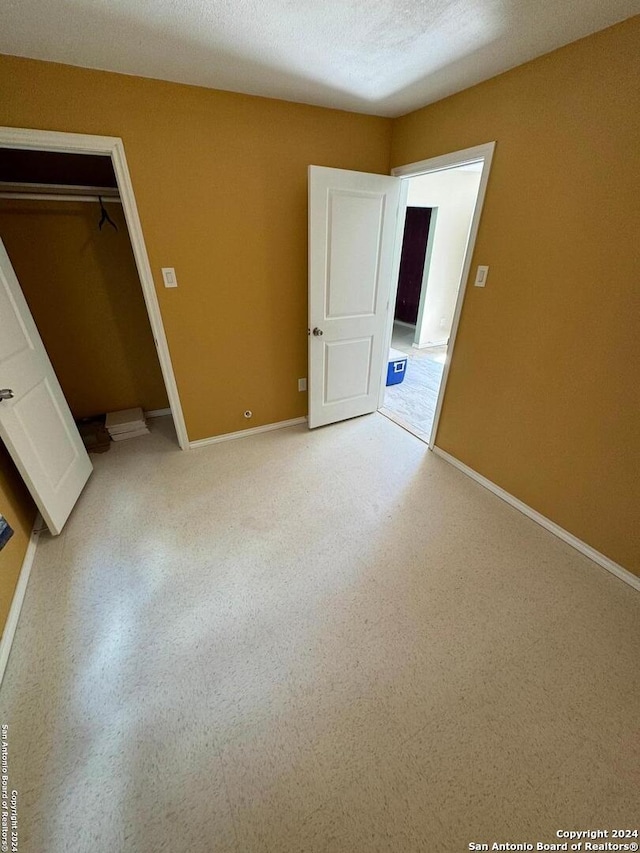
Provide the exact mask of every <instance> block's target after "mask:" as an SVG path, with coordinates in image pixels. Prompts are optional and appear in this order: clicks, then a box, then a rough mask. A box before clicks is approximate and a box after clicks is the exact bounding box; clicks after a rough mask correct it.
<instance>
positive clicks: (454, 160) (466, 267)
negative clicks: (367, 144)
mask: <svg viewBox="0 0 640 853" xmlns="http://www.w3.org/2000/svg"><path fill="white" fill-rule="evenodd" d="M495 147H496V143H495V142H486V143H485V144H484V145H476V146H474V147H473V148H464V149H462V150H461V151H452V152H451V153H450V154H442V155H441V156H439V157H431V158H430V159H429V160H419V161H418V162H416V163H408V164H407V165H406V166H398V167H397V168H395V169H392V170H391V174H392V175H395V176H396V177H398V178H415V177H416V176H417V175H426V174H428V173H429V172H441V171H442V170H443V169H451V168H453V167H455V166H464V165H465V163H473V162H476V161H478V160H482V161H483V164H482V175H481V177H480V186H479V187H478V196H477V199H476V206H475V210H474V212H473V218H472V220H471V228H470V229H469V240H468V241H467V248H466V250H465V256H464V264H463V265H462V273H461V276H460V285H459V287H458V297H457V299H456V307H455V311H454V314H453V323H452V325H451V334H450V336H449V344H448V347H447V360H446V362H445V365H444V370H443V372H442V381H441V383H440V391H439V392H438V402H437V403H436V411H435V415H434V418H433V426H432V427H431V436H430V438H429V448H430V449H431V450H433V447H434V445H435V440H436V434H437V432H438V423H439V421H440V413H441V412H442V401H443V400H444V395H445V390H446V386H447V380H448V378H449V367H450V365H451V360H452V358H453V350H454V346H455V342H456V335H457V333H458V324H459V322H460V314H461V312H462V304H463V302H464V295H465V292H466V289H467V280H468V278H469V272H470V269H471V259H472V258H473V250H474V248H475V244H476V236H477V234H478V226H479V225H480V217H481V216H482V206H483V205H484V197H485V194H486V190H487V183H488V181H489V172H490V171H491V161H492V159H493V151H494V149H495ZM402 187H403V190H402V191H401V193H400V210H399V213H398V227H397V230H396V247H395V263H394V266H393V281H392V283H391V293H390V295H389V306H388V316H387V346H391V335H392V333H393V315H394V313H395V305H396V294H397V291H398V273H399V271H400V256H401V254H402V237H403V234H404V220H405V217H406V211H407V192H408V189H409V186H408V181H407V180H403V181H402ZM386 379H387V373H386V370H384V371H383V375H382V377H381V381H380V397H379V404H378V407H379V408H380V407H382V406H383V405H384V395H385V391H386Z"/></svg>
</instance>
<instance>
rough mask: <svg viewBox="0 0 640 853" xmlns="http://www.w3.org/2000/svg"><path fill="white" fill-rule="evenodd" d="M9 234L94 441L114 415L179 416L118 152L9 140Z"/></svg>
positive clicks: (5, 207) (83, 428) (26, 287)
mask: <svg viewBox="0 0 640 853" xmlns="http://www.w3.org/2000/svg"><path fill="white" fill-rule="evenodd" d="M0 239H1V240H2V243H3V245H4V248H5V251H6V253H7V255H8V257H9V261H10V263H11V265H12V267H13V270H14V272H15V275H16V277H17V279H18V283H19V285H20V289H21V290H22V293H23V295H24V297H25V299H26V302H27V305H28V309H29V311H30V313H31V315H32V317H33V320H34V321H35V324H36V326H37V329H38V332H39V334H40V337H41V338H42V342H43V344H44V347H45V350H46V352H47V355H48V357H49V360H50V361H51V364H52V366H53V369H54V372H55V374H56V376H57V379H58V381H59V383H60V385H61V387H62V391H63V394H64V397H65V399H66V401H67V403H68V405H69V408H70V409H71V413H72V415H73V417H74V419H75V421H76V423H78V424H79V428H80V432H81V434H83V437H85V438H87V440H88V441H89V443H87V441H85V444H86V445H87V449H89V450H91V449H92V447H91V446H90V445H91V442H92V440H93V439H92V437H91V431H90V430H88V429H87V425H88V424H89V423H90V422H94V423H95V422H98V421H99V419H101V418H102V419H104V417H105V415H107V414H108V413H113V412H120V411H123V410H130V409H137V408H140V409H142V412H143V417H144V418H146V419H148V418H155V417H161V416H168V417H169V419H170V418H171V409H170V405H169V395H168V391H167V387H166V385H165V379H164V377H163V372H162V369H161V364H160V360H159V357H158V352H157V349H156V341H155V338H154V333H153V331H152V327H151V322H150V317H149V314H148V311H147V306H146V304H145V298H144V296H143V290H142V287H141V279H140V276H139V273H138V268H137V265H136V258H135V256H134V250H133V247H132V239H131V236H130V233H129V228H128V224H127V220H126V217H125V213H124V211H123V205H122V200H121V196H120V189H119V187H118V180H117V177H116V173H115V170H114V165H113V162H112V158H111V156H110V155H108V154H85V153H69V152H60V151H46V150H34V149H24V148H10V147H0ZM169 433H171V434H172V435H173V438H172V440H173V441H175V442H176V443H178V440H177V438H176V435H175V432H174V431H172V430H169ZM143 434H144V431H143V430H142V429H139V430H138V436H139V438H140V439H141V438H142V435H143ZM107 438H108V436H107ZM103 443H104V442H103ZM105 446H106V448H108V447H109V446H110V444H109V442H108V441H107V442H106V445H105Z"/></svg>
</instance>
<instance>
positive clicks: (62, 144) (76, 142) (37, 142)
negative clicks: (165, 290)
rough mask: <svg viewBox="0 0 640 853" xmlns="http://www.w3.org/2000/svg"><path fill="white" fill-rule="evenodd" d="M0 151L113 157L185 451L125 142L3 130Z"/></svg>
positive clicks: (182, 424)
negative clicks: (17, 150) (6, 149)
mask: <svg viewBox="0 0 640 853" xmlns="http://www.w3.org/2000/svg"><path fill="white" fill-rule="evenodd" d="M0 148H21V149H24V150H31V151H55V152H58V153H64V154H94V155H96V154H98V155H107V156H109V157H110V158H111V163H112V165H113V170H114V172H115V176H116V182H117V185H118V190H119V193H120V198H121V200H122V209H123V212H124V217H125V220H126V223H127V230H128V231H129V238H130V240H131V247H132V249H133V255H134V258H135V262H136V268H137V270H138V276H139V278H140V285H141V287H142V295H143V297H144V302H145V305H146V308H147V314H148V315H149V323H150V325H151V331H152V334H153V339H154V342H155V346H156V351H157V353H158V360H159V362H160V369H161V371H162V377H163V379H164V384H165V387H166V389H167V396H168V398H169V406H170V409H171V416H172V418H173V422H174V425H175V430H176V436H177V438H178V444H179V445H180V448H181V449H182V450H187V449H188V448H189V439H188V436H187V428H186V425H185V421H184V416H183V413H182V406H181V404H180V397H179V395H178V386H177V384H176V378H175V374H174V372H173V365H172V363H171V356H170V354H169V346H168V344H167V337H166V334H165V330H164V325H163V323H162V316H161V314H160V306H159V304H158V297H157V294H156V290H155V286H154V283H153V275H152V273H151V265H150V263H149V256H148V255H147V248H146V245H145V242H144V236H143V233H142V225H141V223H140V217H139V215H138V207H137V205H136V199H135V195H134V193H133V185H132V183H131V176H130V174H129V168H128V166H127V160H126V157H125V153H124V144H123V142H122V139H119V138H118V137H115V136H88V135H84V134H80V133H59V132H56V131H45V130H30V129H26V128H15V127H0Z"/></svg>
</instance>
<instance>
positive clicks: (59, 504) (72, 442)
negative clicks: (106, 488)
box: [0, 240, 93, 535]
mask: <svg viewBox="0 0 640 853" xmlns="http://www.w3.org/2000/svg"><path fill="white" fill-rule="evenodd" d="M3 397H4V399H0V438H1V439H2V441H3V442H4V443H5V445H6V447H7V450H8V451H9V453H10V454H11V457H12V459H13V461H14V462H15V464H16V467H17V468H18V470H19V471H20V473H21V474H22V478H23V479H24V481H25V483H26V485H27V488H28V489H29V491H30V492H31V495H32V496H33V499H34V500H35V502H36V504H37V506H38V509H39V510H40V512H41V513H42V517H43V518H44V520H45V522H46V524H47V527H48V528H49V530H50V531H51V533H53V534H54V535H57V534H58V533H60V531H61V530H62V528H63V526H64V523H65V521H66V520H67V518H68V517H69V513H70V512H71V510H72V509H73V506H74V504H75V502H76V501H77V500H78V496H79V495H80V492H81V491H82V488H83V486H84V484H85V483H86V482H87V479H88V478H89V474H91V471H92V469H93V466H92V465H91V462H90V461H89V456H88V454H87V451H86V450H85V447H84V444H83V443H82V439H81V438H80V433H79V432H78V429H77V427H76V425H75V423H74V420H73V417H72V415H71V412H70V410H69V406H68V405H67V401H66V400H65V398H64V394H63V393H62V389H61V388H60V384H59V383H58V380H57V379H56V375H55V373H54V372H53V367H52V366H51V362H50V361H49V358H48V356H47V353H46V351H45V348H44V346H43V344H42V340H41V339H40V335H39V334H38V330H37V328H36V324H35V322H34V320H33V317H32V316H31V313H30V311H29V308H28V306H27V302H26V300H25V298H24V296H23V294H22V290H21V289H20V285H19V284H18V279H17V278H16V275H15V273H14V271H13V267H12V266H11V262H10V260H9V256H8V255H7V253H6V251H5V248H4V245H3V244H2V241H1V240H0V398H3Z"/></svg>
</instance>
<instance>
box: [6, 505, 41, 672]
mask: <svg viewBox="0 0 640 853" xmlns="http://www.w3.org/2000/svg"><path fill="white" fill-rule="evenodd" d="M42 529H43V527H42V517H41V516H40V513H38V515H37V517H36V520H35V521H34V523H33V529H32V531H31V536H30V537H29V544H28V545H27V551H26V553H25V555H24V560H23V561H22V568H21V569H20V574H19V576H18V583H17V584H16V589H15V592H14V593H13V600H12V601H11V607H10V608H9V615H8V616H7V622H6V624H5V626H4V631H3V632H2V639H1V640H0V684H2V679H3V678H4V671H5V669H6V667H7V661H8V660H9V652H10V651H11V645H12V643H13V638H14V636H15V633H16V628H17V627H18V619H19V618H20V611H21V610H22V602H23V601H24V596H25V593H26V591H27V584H28V583H29V575H30V574H31V566H32V565H33V558H34V557H35V555H36V547H37V545H38V539H39V537H40V532H41V530H42Z"/></svg>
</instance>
